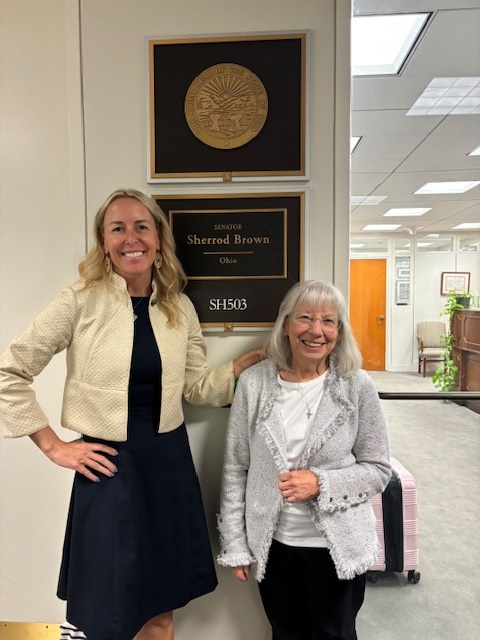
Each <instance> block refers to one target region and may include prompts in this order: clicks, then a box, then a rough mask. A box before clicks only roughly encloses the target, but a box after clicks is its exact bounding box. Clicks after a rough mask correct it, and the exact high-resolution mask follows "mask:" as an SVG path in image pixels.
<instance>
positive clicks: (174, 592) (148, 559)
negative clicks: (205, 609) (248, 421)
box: [57, 298, 217, 640]
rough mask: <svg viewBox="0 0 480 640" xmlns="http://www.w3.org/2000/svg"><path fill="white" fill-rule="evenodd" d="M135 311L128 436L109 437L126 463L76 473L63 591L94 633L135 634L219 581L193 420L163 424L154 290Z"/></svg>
mask: <svg viewBox="0 0 480 640" xmlns="http://www.w3.org/2000/svg"><path fill="white" fill-rule="evenodd" d="M138 301H139V299H138V298H132V303H133V305H134V306H135V304H136V303H137V302H138ZM135 313H136V315H137V316H138V318H137V320H136V321H135V325H134V328H135V333H134V344H133V353H132V363H131V372H130V389H129V417H128V438H127V441H126V442H107V441H102V442H105V443H106V444H108V445H110V446H112V447H114V448H115V449H116V450H117V451H118V456H116V457H115V458H112V461H113V462H114V463H115V464H116V465H117V467H118V473H117V474H116V475H115V477H113V478H108V477H105V476H103V475H101V476H100V478H101V480H100V482H97V483H95V482H92V481H90V480H87V479H86V478H85V477H84V476H82V475H80V474H78V473H77V474H75V479H74V485H73V490H72V497H71V502H70V509H69V514H68V522H67V529H66V534H65V544H64V549H63V558H62V565H61V569H60V578H59V586H58V592H57V595H58V597H59V598H61V599H62V600H66V601H67V620H68V621H69V622H70V623H72V624H73V625H75V626H76V627H77V628H78V629H81V630H82V631H83V632H84V633H85V634H86V636H87V639H88V640H132V638H133V637H134V636H135V634H136V633H138V631H139V630H140V628H141V627H142V626H143V625H144V624H145V623H146V622H147V621H148V620H149V619H150V618H152V617H154V616H156V615H158V614H160V613H164V612H166V611H171V610H173V609H178V608H179V607H182V606H184V605H185V604H187V602H189V601H190V600H192V599H193V598H197V597H199V596H201V595H203V594H205V593H209V592H210V591H213V590H214V589H215V587H216V585H217V579H216V575H215V569H214V564H213V559H212V553H211V549H210V542H209V539H208V531H207V526H206V522H205V516H204V511H203V504H202V498H201V494H200V487H199V483H198V479H197V475H196V472H195V468H194V465H193V461H192V456H191V452H190V446H189V442H188V436H187V432H186V428H185V425H184V424H182V425H180V426H179V427H178V428H177V429H175V430H174V431H171V432H169V433H164V434H158V433H157V425H158V418H159V411H160V394H161V390H160V377H161V361H160V355H159V352H158V348H157V345H156V342H155V338H154V335H153V331H152V327H151V325H150V320H149V317H148V298H145V299H144V300H142V301H141V302H140V304H139V305H137V306H136V309H135ZM84 439H85V441H88V442H98V441H99V440H98V439H94V438H89V437H87V436H85V437H84Z"/></svg>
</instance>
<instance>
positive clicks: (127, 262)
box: [103, 198, 160, 295]
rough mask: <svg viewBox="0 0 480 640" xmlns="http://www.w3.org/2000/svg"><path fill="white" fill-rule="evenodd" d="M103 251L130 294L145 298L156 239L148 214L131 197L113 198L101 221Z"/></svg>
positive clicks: (156, 243)
mask: <svg viewBox="0 0 480 640" xmlns="http://www.w3.org/2000/svg"><path fill="white" fill-rule="evenodd" d="M103 249H104V251H105V253H106V254H108V255H109V256H110V260H111V261H112V265H113V269H114V270H115V271H116V272H117V273H118V274H119V275H120V276H122V278H124V279H125V280H126V282H127V289H128V291H129V293H130V294H131V295H148V293H149V291H150V285H151V281H152V265H153V261H154V260H155V256H156V254H157V251H158V250H159V249H160V238H159V235H158V231H157V228H156V226H155V221H154V219H153V217H152V214H151V213H150V211H149V210H148V209H147V208H146V207H145V205H143V204H142V203H141V202H140V201H139V200H136V199H135V198H117V199H116V200H114V201H113V202H112V204H111V205H110V206H109V207H108V208H107V210H106V212H105V219H104V222H103Z"/></svg>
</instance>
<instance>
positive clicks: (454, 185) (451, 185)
mask: <svg viewBox="0 0 480 640" xmlns="http://www.w3.org/2000/svg"><path fill="white" fill-rule="evenodd" d="M479 184H480V181H476V180H471V181H469V182H461V181H459V180H457V181H455V182H427V183H426V184H424V185H423V187H420V189H418V190H417V191H414V194H419V195H430V194H432V193H437V194H439V193H465V191H468V190H469V189H473V188H474V187H476V186H477V185H479Z"/></svg>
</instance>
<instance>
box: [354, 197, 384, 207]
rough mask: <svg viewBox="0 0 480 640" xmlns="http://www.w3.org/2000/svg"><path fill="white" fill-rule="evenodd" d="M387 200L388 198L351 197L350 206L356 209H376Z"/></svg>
mask: <svg viewBox="0 0 480 640" xmlns="http://www.w3.org/2000/svg"><path fill="white" fill-rule="evenodd" d="M387 198H388V196H351V197H350V204H351V205H352V206H355V207H374V206H376V205H377V204H380V203H381V202H383V201H384V200H386V199H387Z"/></svg>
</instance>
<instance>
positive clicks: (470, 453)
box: [358, 372, 480, 640]
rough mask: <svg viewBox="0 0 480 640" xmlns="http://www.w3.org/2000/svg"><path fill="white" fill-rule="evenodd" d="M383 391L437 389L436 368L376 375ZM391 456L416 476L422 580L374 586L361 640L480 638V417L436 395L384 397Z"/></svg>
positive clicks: (402, 577)
mask: <svg viewBox="0 0 480 640" xmlns="http://www.w3.org/2000/svg"><path fill="white" fill-rule="evenodd" d="M370 375H371V376H372V378H373V380H374V381H375V384H376V385H377V388H378V390H379V391H437V389H435V387H434V386H433V384H432V380H431V373H430V375H428V374H427V377H426V378H423V377H422V376H421V375H418V374H417V373H389V372H371V373H370ZM382 405H383V408H384V411H385V415H386V418H387V424H388V432H389V438H390V449H391V455H392V456H394V457H395V458H397V459H398V460H400V461H401V462H402V463H403V464H404V465H405V466H406V467H407V468H408V469H409V470H410V471H411V472H412V473H413V474H414V475H415V477H416V479H417V488H418V512H419V549H420V559H419V568H418V570H419V571H420V573H421V579H420V582H419V583H418V584H416V585H414V584H413V583H409V582H408V581H407V578H406V573H404V574H393V575H391V574H390V575H385V574H381V575H380V576H379V578H378V582H377V583H376V584H368V586H367V594H366V599H365V605H364V607H363V608H362V610H361V612H360V615H359V620H358V636H359V639H360V640H406V639H409V640H411V639H414V640H477V638H478V637H480V636H479V633H480V631H479V630H480V608H479V602H480V579H479V573H478V568H477V563H478V557H479V553H478V543H479V529H480V507H479V500H478V494H479V490H480V463H479V454H480V415H479V414H477V413H474V412H473V411H471V410H469V409H466V408H465V407H460V406H458V405H456V404H454V403H451V402H450V403H445V402H443V401H437V400H422V401H419V400H383V401H382Z"/></svg>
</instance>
